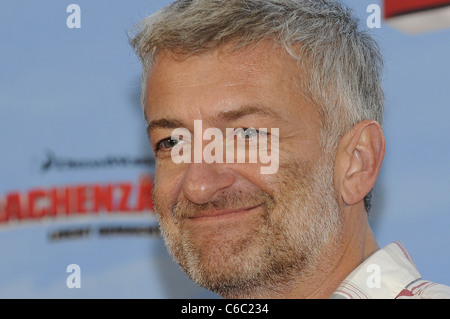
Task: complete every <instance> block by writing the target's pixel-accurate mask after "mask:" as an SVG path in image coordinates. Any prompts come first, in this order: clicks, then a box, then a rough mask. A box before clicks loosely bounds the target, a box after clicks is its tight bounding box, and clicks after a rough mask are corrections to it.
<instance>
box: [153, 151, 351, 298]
mask: <svg viewBox="0 0 450 319" xmlns="http://www.w3.org/2000/svg"><path fill="white" fill-rule="evenodd" d="M273 189H274V195H273V196H271V195H269V194H268V193H267V192H264V191H262V190H260V189H257V190H256V191H255V190H252V191H251V192H245V191H242V190H240V191H233V193H223V194H222V196H221V197H220V199H217V200H216V201H213V202H209V203H207V204H203V205H197V204H194V203H192V202H189V201H184V202H180V203H177V205H176V206H175V207H174V209H173V210H172V209H168V208H167V205H166V208H165V207H164V206H163V205H162V203H161V202H160V199H159V198H158V195H157V191H156V190H155V194H154V196H155V199H154V200H155V207H156V210H157V211H158V212H159V213H158V217H159V223H160V227H161V232H162V235H163V237H164V239H165V242H166V246H167V247H168V250H169V252H170V253H171V254H172V255H173V257H174V259H175V260H176V261H177V263H178V264H179V265H180V267H181V268H182V269H183V270H184V271H185V272H186V274H187V275H188V276H189V277H190V278H191V279H192V280H193V281H194V282H196V283H197V284H198V285H200V286H202V287H204V288H206V289H208V290H210V291H213V292H215V293H217V294H219V295H221V296H222V297H224V298H265V297H269V296H282V295H283V294H284V293H285V292H286V291H289V290H291V289H293V287H294V286H296V285H297V286H298V285H299V284H301V283H302V282H303V283H307V282H308V279H309V278H311V277H313V276H314V274H315V273H316V271H317V268H318V267H319V265H320V263H321V262H323V257H324V256H326V255H329V254H332V253H333V250H335V249H336V248H337V246H338V245H339V242H340V236H341V229H342V223H343V222H342V220H341V217H340V216H341V214H340V213H339V208H338V204H337V198H336V194H335V191H334V187H333V165H332V161H331V159H330V158H328V159H327V157H325V156H323V157H322V158H321V159H320V160H319V161H318V162H317V164H315V165H314V166H313V165H309V164H306V163H301V162H291V163H288V164H286V165H284V167H281V166H280V169H279V172H278V176H277V177H276V178H274V187H273ZM243 205H245V206H246V207H249V206H251V205H261V207H262V208H263V213H262V214H257V215H253V216H251V217H249V222H248V223H247V224H246V229H245V232H239V233H238V234H236V232H235V227H236V228H238V227H239V226H240V225H237V224H236V225H234V224H232V223H230V224H229V225H228V227H221V228H215V227H211V229H209V230H208V231H206V232H205V231H204V229H202V230H203V234H202V236H201V237H199V236H198V234H196V232H195V230H196V229H195V228H192V227H187V226H186V225H185V223H184V222H183V217H184V216H186V215H188V214H189V213H190V212H192V211H203V210H205V209H211V208H215V209H224V208H227V207H228V208H230V207H231V208H235V207H243ZM164 209H165V211H164ZM161 213H162V214H161ZM170 218H173V221H170ZM227 234H230V235H228V236H227ZM216 237H218V238H220V240H214V239H215V238H216Z"/></svg>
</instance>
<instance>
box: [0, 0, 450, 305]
mask: <svg viewBox="0 0 450 319" xmlns="http://www.w3.org/2000/svg"><path fill="white" fill-rule="evenodd" d="M71 3H73V2H71V1H56V0H41V1H32V0H21V1H12V0H5V1H2V2H0V39H1V42H0V43H1V44H0V45H1V49H0V152H1V157H0V260H1V261H2V262H1V263H0V297H2V298H184V297H191V298H197V297H216V296H215V295H213V294H211V293H209V292H207V291H205V290H204V289H202V288H199V287H197V286H196V285H195V284H193V283H192V282H191V281H190V280H189V279H187V278H186V276H185V275H184V273H182V272H181V271H180V270H179V269H178V266H177V265H176V264H175V263H174V262H173V261H172V259H171V257H170V256H169V255H168V254H167V252H166V249H165V246H164V243H163V242H162V240H161V238H160V236H159V235H158V233H157V227H156V219H155V217H154V215H153V213H152V211H151V207H150V203H148V201H147V202H146V201H145V200H144V199H143V198H142V197H141V195H142V194H143V193H144V192H146V191H148V187H149V185H151V184H149V183H148V178H151V176H152V172H153V162H152V152H151V148H150V145H149V143H148V141H147V136H146V132H145V128H146V127H145V121H144V119H143V116H142V112H141V107H140V101H139V98H140V97H139V95H140V71H141V70H140V63H139V61H138V60H137V58H136V57H135V55H134V53H133V51H132V49H131V48H130V46H129V45H128V38H127V31H128V30H129V29H130V28H131V27H132V26H133V25H134V24H135V23H136V22H138V21H139V20H141V19H142V18H144V17H145V16H147V15H149V14H151V13H153V12H155V11H156V10H158V9H160V8H161V7H162V6H164V5H166V4H168V3H169V1H163V0H153V1H152V0H146V1H144V0H130V1H114V2H110V1H86V0H77V1H76V2H75V3H76V4H77V5H78V6H79V8H80V9H81V15H80V17H81V28H72V29H70V28H68V27H67V23H66V22H67V21H66V20H67V18H68V17H69V15H70V14H71V13H70V12H66V9H67V7H68V6H69V5H70V4H71ZM345 3H347V4H349V5H350V6H351V7H353V8H354V9H355V11H356V13H357V14H358V15H359V16H360V17H361V19H362V22H363V27H365V28H367V26H366V25H365V19H366V18H367V17H368V16H369V13H367V12H366V8H367V6H368V5H369V4H372V3H375V4H379V5H381V4H380V2H379V1H375V0H374V1H360V0H358V1H356V0H347V1H345ZM369 31H370V33H371V34H373V35H374V37H375V38H376V39H377V40H378V41H379V43H380V45H381V48H382V52H383V55H384V56H385V59H386V71H385V74H384V87H385V90H386V98H387V104H386V117H385V124H384V130H385V134H386V139H387V152H386V157H385V161H384V164H383V168H382V172H381V176H380V178H379V180H378V182H377V186H376V191H375V195H374V207H373V211H372V214H371V224H372V226H373V228H374V232H375V235H376V237H377V239H378V242H379V244H380V246H384V245H386V244H388V243H389V242H391V241H394V240H401V241H402V242H403V243H404V244H405V246H406V248H407V249H408V250H409V251H410V253H411V255H412V257H413V259H414V260H415V262H416V264H417V266H418V268H419V270H420V271H421V273H422V275H423V277H424V278H425V279H428V280H432V281H437V282H440V283H444V284H447V285H449V284H450V275H449V265H450V256H449V249H448V247H449V244H450V240H449V235H448V230H449V221H450V217H449V216H450V215H449V207H450V168H449V161H450V147H449V137H450V125H448V118H449V117H450V107H449V98H450V63H449V60H448V57H449V56H450V30H442V31H438V32H433V33H427V34H423V35H418V36H410V35H406V34H404V33H402V32H400V31H398V30H396V29H393V28H391V27H390V26H389V25H387V24H386V23H384V22H383V23H382V24H381V28H374V29H370V30H369ZM150 187H151V186H150ZM6 211H8V212H9V213H6ZM54 216H56V217H54ZM70 264H77V265H79V267H80V271H81V273H80V274H81V275H80V278H81V281H80V282H81V288H68V286H67V278H68V277H69V276H70V275H71V273H70V272H67V266H68V265H70Z"/></svg>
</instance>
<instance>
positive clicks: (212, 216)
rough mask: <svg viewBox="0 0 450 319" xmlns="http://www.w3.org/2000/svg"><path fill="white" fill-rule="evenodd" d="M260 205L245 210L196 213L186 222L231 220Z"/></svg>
mask: <svg viewBox="0 0 450 319" xmlns="http://www.w3.org/2000/svg"><path fill="white" fill-rule="evenodd" d="M260 206H261V205H256V206H252V207H245V208H237V209H231V210H230V209H227V210H210V211H203V212H198V213H197V214H195V215H193V216H190V217H188V220H191V221H201V220H217V219H225V218H233V217H237V216H241V215H244V214H246V213H249V212H251V211H253V210H255V209H257V208H258V207H260Z"/></svg>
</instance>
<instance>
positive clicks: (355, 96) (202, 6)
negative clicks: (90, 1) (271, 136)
mask: <svg viewBox="0 0 450 319" xmlns="http://www.w3.org/2000/svg"><path fill="white" fill-rule="evenodd" d="M358 25H359V20H358V19H357V18H356V17H355V16H354V15H353V13H352V12H351V10H350V9H349V8H347V7H345V6H344V5H342V4H341V3H340V2H338V1H333V0H178V1H175V2H173V3H172V4H170V5H168V6H167V7H165V8H163V9H162V10H160V11H158V12H156V13H155V14H153V15H151V16H149V17H147V18H146V19H144V20H143V21H141V23H140V24H138V25H137V33H136V34H135V35H134V36H132V38H131V39H130V43H131V45H132V46H133V48H134V49H135V50H136V53H137V55H138V56H139V58H140V59H141V62H142V65H143V72H142V99H141V101H142V104H143V105H145V95H146V93H145V91H146V82H147V77H148V71H149V68H150V67H151V64H152V62H153V58H154V57H155V56H156V55H157V54H158V53H159V52H161V51H162V50H167V51H169V52H173V53H176V54H181V55H184V56H186V57H187V56H190V55H195V54H201V53H204V52H207V51H210V50H214V49H216V48H219V47H222V46H224V45H225V44H233V48H235V49H236V50H238V49H240V48H243V47H245V46H248V45H252V44H257V43H258V42H260V41H262V40H265V39H271V40H273V43H274V44H275V45H278V46H281V47H283V48H285V50H286V52H288V53H289V55H291V56H292V57H293V58H294V59H296V60H297V62H298V65H299V67H300V68H302V70H304V71H305V72H306V76H304V74H302V76H300V73H299V79H300V78H301V79H300V80H301V81H302V86H301V89H302V91H303V92H302V93H303V94H304V96H305V97H307V98H308V99H309V101H310V102H311V103H313V104H314V105H316V106H317V109H318V112H319V114H320V115H321V118H322V146H323V147H324V148H326V149H327V150H332V149H335V147H336V145H337V142H338V140H339V137H340V136H342V135H343V134H344V133H345V132H347V131H348V130H349V129H351V128H352V127H353V126H354V125H355V124H356V123H358V122H360V121H362V120H366V119H371V120H375V121H377V122H378V123H380V125H381V124H382V120H383V108H384V94H383V89H382V87H381V69H382V65H383V60H382V57H381V54H380V51H379V48H378V45H377V43H376V42H375V41H374V39H373V38H372V37H371V36H370V35H369V34H368V33H367V32H365V31H363V30H359V26H358ZM370 195H371V194H370V193H369V195H368V196H367V198H370ZM369 202H370V201H369V200H366V208H368V203H369Z"/></svg>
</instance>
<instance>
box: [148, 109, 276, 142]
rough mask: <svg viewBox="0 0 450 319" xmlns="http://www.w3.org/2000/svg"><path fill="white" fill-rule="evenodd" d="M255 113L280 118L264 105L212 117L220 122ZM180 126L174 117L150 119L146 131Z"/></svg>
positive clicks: (182, 125)
mask: <svg viewBox="0 0 450 319" xmlns="http://www.w3.org/2000/svg"><path fill="white" fill-rule="evenodd" d="M255 114H256V115H264V116H269V117H272V118H277V119H281V117H280V116H279V115H278V114H277V113H275V112H274V111H272V110H270V109H268V108H266V107H262V106H256V105H243V106H241V107H239V108H238V109H237V110H231V111H223V112H220V113H219V114H217V115H215V116H213V119H214V120H215V121H221V122H232V121H236V120H238V119H240V118H242V117H245V116H249V115H255ZM180 127H186V126H185V124H184V123H183V122H182V121H180V120H176V119H168V118H162V119H158V120H154V121H150V123H149V124H148V126H147V133H148V134H149V135H150V133H151V132H152V131H154V130H156V129H176V128H180Z"/></svg>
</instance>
